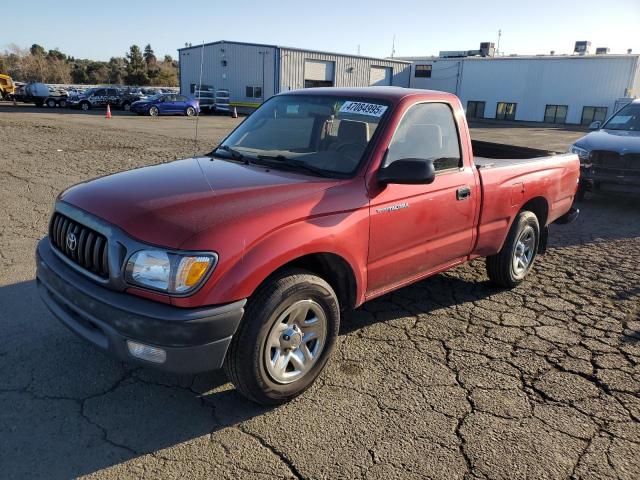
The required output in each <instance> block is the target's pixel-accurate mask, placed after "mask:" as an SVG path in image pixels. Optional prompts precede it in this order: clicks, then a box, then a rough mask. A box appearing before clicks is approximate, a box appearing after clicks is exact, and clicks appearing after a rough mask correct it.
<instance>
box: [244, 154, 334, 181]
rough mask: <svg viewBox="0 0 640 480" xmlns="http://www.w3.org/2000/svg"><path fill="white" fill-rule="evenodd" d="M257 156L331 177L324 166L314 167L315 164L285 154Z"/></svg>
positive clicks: (260, 158)
mask: <svg viewBox="0 0 640 480" xmlns="http://www.w3.org/2000/svg"><path fill="white" fill-rule="evenodd" d="M256 158H258V159H259V160H275V161H277V162H282V163H284V164H285V165H287V166H289V167H292V168H295V169H298V170H306V171H308V172H311V173H313V174H315V175H318V176H320V177H325V178H331V175H329V173H328V172H327V171H326V170H323V169H322V168H318V167H314V166H313V165H309V164H308V163H306V162H302V161H300V160H295V159H293V158H289V157H285V156H284V155H258V156H257V157H256Z"/></svg>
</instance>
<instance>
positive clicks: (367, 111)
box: [340, 100, 387, 117]
mask: <svg viewBox="0 0 640 480" xmlns="http://www.w3.org/2000/svg"><path fill="white" fill-rule="evenodd" d="M386 111H387V106H386V105H378V104H376V103H363V102H352V101H351V100H349V101H347V102H344V104H343V105H342V107H340V112H343V113H357V114H360V115H369V116H370V117H381V116H382V115H383V114H384V112H386Z"/></svg>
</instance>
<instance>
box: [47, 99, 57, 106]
mask: <svg viewBox="0 0 640 480" xmlns="http://www.w3.org/2000/svg"><path fill="white" fill-rule="evenodd" d="M47 107H49V108H55V107H56V101H55V100H54V99H53V98H50V99H48V100H47Z"/></svg>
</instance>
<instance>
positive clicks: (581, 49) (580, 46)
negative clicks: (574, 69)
mask: <svg viewBox="0 0 640 480" xmlns="http://www.w3.org/2000/svg"><path fill="white" fill-rule="evenodd" d="M590 48H591V42H588V41H586V40H583V41H579V42H576V45H575V47H574V48H573V53H577V54H578V55H586V54H588V53H589V49H590Z"/></svg>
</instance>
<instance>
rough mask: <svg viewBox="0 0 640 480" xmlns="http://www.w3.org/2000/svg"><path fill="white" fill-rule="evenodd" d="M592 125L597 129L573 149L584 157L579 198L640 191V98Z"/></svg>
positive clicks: (572, 148)
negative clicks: (590, 195) (606, 118)
mask: <svg viewBox="0 0 640 480" xmlns="http://www.w3.org/2000/svg"><path fill="white" fill-rule="evenodd" d="M590 128H591V129H592V130H596V131H594V132H591V133H589V134H588V135H586V136H584V137H582V138H581V139H579V140H578V141H577V142H575V143H574V144H573V145H572V146H571V148H570V150H569V151H570V152H572V153H575V154H577V155H578V156H579V157H580V163H581V169H580V171H581V176H580V188H579V189H578V199H580V200H581V199H582V198H584V195H585V193H586V192H597V193H621V194H636V195H638V194H640V100H634V101H633V102H631V103H629V104H627V105H626V106H624V107H622V108H621V109H620V110H618V112H616V113H615V114H614V115H613V116H612V117H611V118H610V119H609V120H607V121H606V122H605V123H604V124H603V125H601V124H600V122H593V123H592V124H591V125H590Z"/></svg>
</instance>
